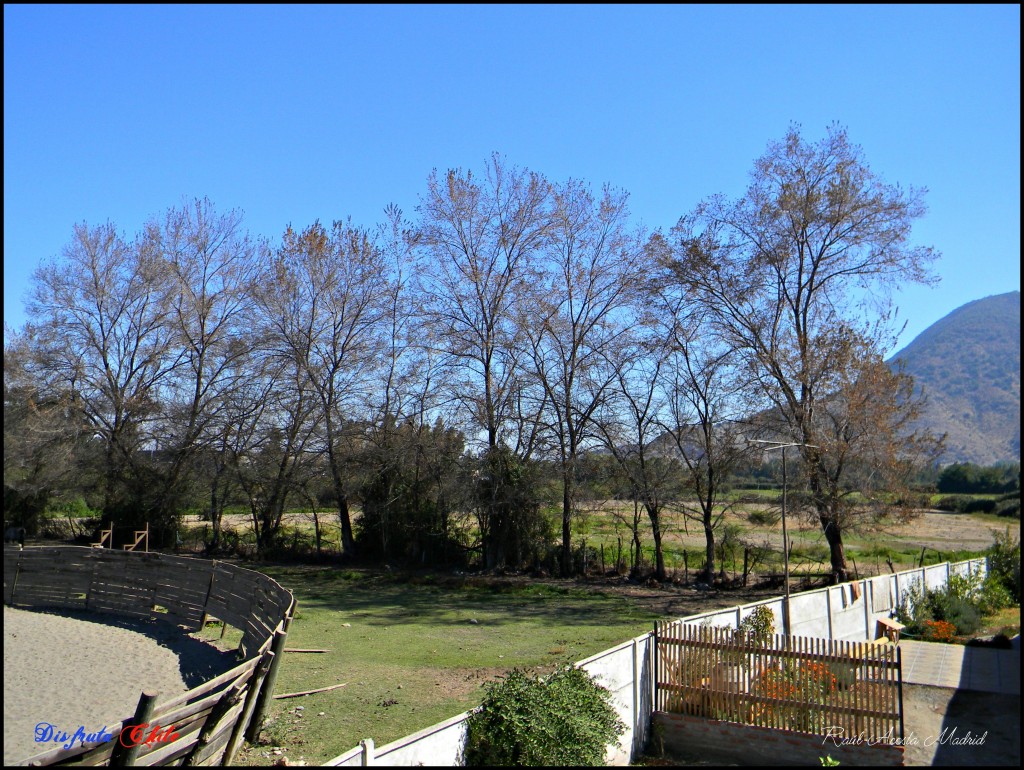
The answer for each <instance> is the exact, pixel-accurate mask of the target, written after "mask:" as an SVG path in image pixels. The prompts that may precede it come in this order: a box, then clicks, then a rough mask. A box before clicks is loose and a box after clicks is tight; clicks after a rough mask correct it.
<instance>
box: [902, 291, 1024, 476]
mask: <svg viewBox="0 0 1024 770" xmlns="http://www.w3.org/2000/svg"><path fill="white" fill-rule="evenodd" d="M899 359H902V360H903V362H904V364H905V366H906V371H907V372H908V373H909V374H912V375H913V376H914V379H915V381H916V384H917V385H918V386H920V387H921V388H923V389H924V393H925V396H926V397H927V399H928V401H927V405H926V407H925V411H924V415H923V416H922V418H921V424H922V425H923V426H927V427H929V428H931V429H932V430H933V431H934V432H935V433H937V434H942V433H946V434H947V435H946V454H945V455H944V456H943V458H942V460H943V462H973V463H977V464H979V465H991V464H992V463H995V462H999V461H1003V460H1005V461H1016V462H1019V461H1020V292H1019V291H1011V292H1007V293H1006V294H996V295H995V296H992V297H985V298H984V299H979V300H975V301H974V302H968V303H967V304H966V305H963V306H962V307H959V308H957V309H956V310H954V311H953V312H952V313H950V314H949V315H947V316H945V317H944V318H942V319H940V320H938V321H936V322H935V323H933V324H932V325H931V326H929V327H928V328H927V329H925V330H924V331H923V332H921V334H919V335H918V336H917V337H916V338H915V339H914V341H913V342H911V343H910V344H909V345H907V346H906V347H905V348H903V350H901V351H900V352H899V353H897V354H895V355H894V356H893V357H892V358H891V359H890V363H894V362H895V361H896V360H899Z"/></svg>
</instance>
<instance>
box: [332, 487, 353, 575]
mask: <svg viewBox="0 0 1024 770" xmlns="http://www.w3.org/2000/svg"><path fill="white" fill-rule="evenodd" d="M334 489H335V492H336V494H337V495H338V520H339V521H340V522H341V554H342V556H345V557H347V558H350V559H351V558H354V557H355V555H356V540H355V537H353V535H352V517H351V516H350V515H349V510H348V495H346V494H345V493H344V492H342V491H341V489H340V486H339V484H338V483H337V482H336V483H335V487H334Z"/></svg>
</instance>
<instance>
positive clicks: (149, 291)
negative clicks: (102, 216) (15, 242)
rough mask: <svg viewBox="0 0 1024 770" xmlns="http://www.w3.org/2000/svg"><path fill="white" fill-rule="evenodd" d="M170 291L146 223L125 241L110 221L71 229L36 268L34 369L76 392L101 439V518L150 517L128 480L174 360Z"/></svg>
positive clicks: (54, 385) (135, 479) (48, 383)
mask: <svg viewBox="0 0 1024 770" xmlns="http://www.w3.org/2000/svg"><path fill="white" fill-rule="evenodd" d="M169 294H170V282H169V280H168V274H167V271H166V269H165V265H164V263H163V260H162V258H161V254H160V249H159V236H158V234H156V233H154V232H153V230H152V228H149V229H147V231H146V232H144V233H143V234H141V235H140V236H139V237H137V238H136V239H135V240H134V241H127V240H126V239H125V238H124V237H123V236H121V235H119V234H118V233H117V231H116V230H115V228H114V226H113V225H111V224H109V223H108V224H106V225H100V226H98V227H88V226H87V225H85V224H81V225H78V226H76V227H75V229H74V237H73V239H72V241H71V242H70V243H69V244H68V245H67V246H66V247H65V249H64V252H63V255H62V257H61V258H60V259H54V260H51V261H50V262H48V263H46V264H44V265H42V266H41V267H39V268H38V269H37V270H36V271H35V273H34V274H33V285H32V294H31V300H30V302H29V304H28V307H27V311H28V316H29V319H30V322H31V324H32V325H33V328H34V334H35V336H36V339H37V340H38V343H39V347H38V349H37V350H36V351H35V356H34V362H33V367H34V370H35V372H36V373H37V374H38V375H39V378H40V382H43V383H45V387H47V388H48V389H50V390H51V392H64V393H70V394H73V395H74V398H75V399H76V402H77V404H78V405H79V406H80V408H81V409H82V412H83V414H84V415H85V417H86V419H87V421H88V423H89V426H90V429H91V431H92V432H93V433H94V434H95V435H96V436H97V437H98V438H99V439H100V440H101V442H102V444H103V447H104V450H103V453H104V466H105V472H104V476H105V480H104V490H103V508H104V510H105V511H106V513H107V514H108V515H110V514H113V513H115V512H119V515H120V513H123V514H124V515H126V516H127V515H129V514H130V515H131V516H132V517H135V518H138V517H139V516H144V517H146V516H149V515H150V514H151V513H152V511H146V510H140V507H141V501H140V495H139V493H140V491H141V490H140V489H138V488H135V489H134V490H129V489H128V487H127V485H129V484H133V483H134V484H135V485H136V487H138V484H139V481H140V477H139V476H133V474H132V473H131V469H132V467H133V466H135V465H136V464H137V460H138V450H139V449H140V448H142V447H144V446H146V445H147V443H149V442H151V441H152V436H151V435H150V433H149V430H150V428H151V427H152V426H153V424H154V422H155V421H156V420H157V419H158V418H159V411H160V410H159V392H160V388H161V387H162V385H163V384H164V383H165V382H166V380H167V378H168V377H169V375H170V374H171V373H172V372H173V371H174V370H175V369H176V368H177V367H178V366H179V365H180V364H181V359H180V357H179V356H178V355H176V353H175V351H174V347H173V341H174V333H173V331H172V329H171V325H170V324H169V323H168V314H169V303H168V299H169ZM129 502H131V503H132V505H131V506H128V503H129ZM126 523H127V522H126ZM134 523H136V524H137V523H139V522H138V521H135V522H134Z"/></svg>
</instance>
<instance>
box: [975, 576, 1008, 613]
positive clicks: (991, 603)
mask: <svg viewBox="0 0 1024 770" xmlns="http://www.w3.org/2000/svg"><path fill="white" fill-rule="evenodd" d="M1012 605H1013V596H1012V595H1011V594H1010V591H1009V589H1007V588H1006V586H1004V585H1003V583H1002V581H1000V580H999V579H998V578H997V577H995V576H994V575H989V576H988V577H986V578H985V582H984V583H982V585H981V593H980V594H979V596H978V609H979V610H981V614H982V615H994V614H995V613H997V612H999V610H1002V609H1006V608H1007V607H1010V606H1012Z"/></svg>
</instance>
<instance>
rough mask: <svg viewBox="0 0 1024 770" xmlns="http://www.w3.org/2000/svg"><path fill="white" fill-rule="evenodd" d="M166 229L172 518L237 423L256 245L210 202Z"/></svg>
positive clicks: (166, 477) (192, 205)
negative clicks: (193, 478) (206, 459)
mask: <svg viewBox="0 0 1024 770" xmlns="http://www.w3.org/2000/svg"><path fill="white" fill-rule="evenodd" d="M159 227H160V234H161V241H160V249H161V252H162V257H163V259H164V261H165V263H166V266H167V271H168V273H169V277H170V281H171V287H170V292H169V298H168V299H169V313H168V323H169V325H170V327H171V328H172V329H173V333H174V335H173V338H172V340H173V346H174V348H176V349H177V350H178V351H180V352H179V354H178V355H180V360H181V365H180V366H179V367H178V368H177V369H176V370H175V372H174V375H173V377H170V378H168V381H167V383H166V384H165V385H164V387H163V388H162V389H161V406H162V410H163V415H164V416H163V420H162V425H163V428H164V431H163V435H161V436H160V449H161V450H162V451H161V458H166V463H165V467H164V468H163V471H162V473H161V474H160V484H161V486H162V490H161V493H160V498H161V500H162V501H163V505H164V506H165V508H166V509H167V510H168V511H169V512H170V511H175V510H177V509H178V508H179V507H180V504H181V501H182V497H183V495H184V494H185V489H184V486H185V481H186V480H187V477H188V476H189V475H190V474H191V472H192V471H193V465H194V463H195V461H196V460H197V458H198V457H199V456H200V455H206V456H210V452H211V451H213V452H217V451H220V450H221V449H222V447H218V443H222V442H223V440H224V437H225V435H226V432H227V430H229V429H230V428H231V425H232V422H233V421H234V420H235V419H236V415H234V414H232V407H233V405H235V404H236V403H237V402H236V400H235V399H233V398H232V397H231V395H232V393H233V392H234V391H235V390H237V389H238V388H240V387H241V386H242V385H243V383H244V382H245V380H246V378H247V377H248V376H249V371H248V369H247V366H246V365H245V363H246V361H247V359H248V358H249V356H250V352H251V348H252V344H253V337H252V335H251V334H250V333H249V332H250V329H251V325H252V323H253V317H254V313H253V306H252V290H253V282H254V278H255V271H256V260H255V255H256V253H257V246H256V244H254V243H253V242H252V241H251V240H250V238H249V236H248V235H247V234H246V233H245V232H243V231H242V229H241V215H240V214H239V213H238V212H234V211H232V212H229V213H227V214H223V215H221V214H218V213H217V212H216V211H215V209H214V207H213V204H212V203H210V201H209V200H207V199H202V200H194V201H191V202H188V203H186V204H184V205H182V206H181V207H180V208H177V209H171V210H169V211H168V212H167V214H166V216H165V217H164V219H163V220H162V222H161V223H160V225H159ZM214 465H215V468H214V469H213V470H214V473H213V476H212V489H211V511H210V515H211V519H212V521H213V524H214V527H213V529H214V541H213V546H214V547H216V545H217V544H218V540H219V533H220V513H221V511H222V510H223V505H222V503H221V504H218V489H217V486H218V484H220V483H221V482H222V480H223V478H224V477H223V473H222V471H223V469H224V463H223V457H221V458H217V459H215V460H214ZM218 470H219V471H221V472H218Z"/></svg>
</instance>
